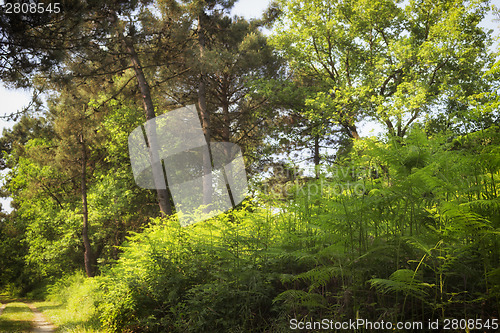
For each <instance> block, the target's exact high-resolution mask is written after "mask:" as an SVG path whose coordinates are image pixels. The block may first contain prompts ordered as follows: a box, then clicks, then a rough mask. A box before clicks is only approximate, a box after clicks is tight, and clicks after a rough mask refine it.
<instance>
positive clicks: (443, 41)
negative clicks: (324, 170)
mask: <svg viewBox="0 0 500 333" xmlns="http://www.w3.org/2000/svg"><path fill="white" fill-rule="evenodd" d="M279 3H280V4H281V9H282V12H283V15H282V16H281V17H280V19H279V21H278V23H277V24H276V29H275V34H274V36H273V41H274V43H275V45H276V46H277V47H278V48H279V49H281V50H282V52H283V53H284V56H285V57H287V58H288V59H289V64H290V67H291V68H292V69H293V70H294V71H295V72H296V73H297V75H302V76H311V77H314V78H316V79H317V80H319V81H322V82H323V84H322V85H321V86H322V87H324V89H322V90H321V91H318V92H316V93H315V94H312V95H311V96H309V98H308V99H307V101H306V102H307V103H308V104H309V105H310V106H311V108H312V109H313V110H321V112H314V111H313V112H311V114H310V117H311V118H312V119H318V120H320V119H321V118H323V117H324V116H326V117H327V118H329V119H333V120H334V121H335V122H337V123H338V124H340V125H341V126H342V127H343V128H344V130H345V131H346V133H347V134H348V135H350V136H351V137H352V138H358V137H359V134H358V132H357V127H356V124H357V123H359V121H360V120H362V119H363V118H365V117H367V116H369V117H372V118H375V119H377V120H378V121H380V122H381V123H382V124H384V125H385V126H386V127H387V129H388V132H389V133H390V135H393V136H398V137H402V136H404V135H405V134H406V132H407V130H408V128H409V127H410V125H411V124H412V123H413V122H414V121H415V120H417V119H419V118H420V117H422V116H423V115H425V114H428V113H431V112H433V111H435V110H438V109H440V108H441V107H442V105H443V100H456V101H459V102H461V103H465V102H466V99H467V98H466V96H468V95H470V94H471V90H470V89H469V88H470V87H471V86H472V85H474V84H476V85H477V84H481V85H485V83H484V80H482V79H481V75H482V69H483V68H484V66H485V65H486V64H487V63H488V62H489V61H491V55H490V54H489V53H488V50H487V47H488V45H489V42H490V38H489V36H488V34H487V33H486V32H484V31H483V29H482V28H480V27H479V26H478V24H479V22H480V21H481V19H482V18H483V17H484V15H485V13H486V11H487V9H488V7H487V1H478V2H472V3H469V2H466V1H462V0H440V1H431V0H421V1H409V2H408V3H405V4H400V3H399V2H397V1H394V0H375V1H366V0H355V1H349V2H344V1H337V0H328V1H317V0H308V1H299V0H282V1H279Z"/></svg>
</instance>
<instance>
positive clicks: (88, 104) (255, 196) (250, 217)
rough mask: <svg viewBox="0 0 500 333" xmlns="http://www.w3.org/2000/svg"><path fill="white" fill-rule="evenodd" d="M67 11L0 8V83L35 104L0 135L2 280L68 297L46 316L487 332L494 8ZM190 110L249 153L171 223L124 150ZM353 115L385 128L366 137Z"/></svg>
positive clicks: (145, 6)
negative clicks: (229, 195) (230, 187)
mask: <svg viewBox="0 0 500 333" xmlns="http://www.w3.org/2000/svg"><path fill="white" fill-rule="evenodd" d="M62 3H63V4H64V6H63V10H62V11H61V13H57V14H56V13H54V15H47V17H46V19H45V20H41V21H40V19H39V18H38V19H37V18H36V17H34V16H30V15H25V16H23V17H20V16H14V15H10V16H9V15H7V14H5V13H4V14H0V15H2V17H3V18H4V20H2V21H1V22H2V23H0V32H1V36H3V37H2V38H3V41H4V43H3V44H2V45H3V46H1V47H0V54H2V59H9V60H10V62H8V63H7V62H6V63H5V64H3V63H2V62H1V61H4V60H0V64H2V66H0V67H1V71H0V73H2V79H3V80H4V81H5V82H7V83H9V84H11V85H13V86H29V87H32V88H34V89H35V91H40V92H43V96H45V98H46V99H47V100H46V103H42V102H43V101H42V100H41V99H40V97H41V95H40V96H38V95H37V96H35V98H34V103H33V106H32V108H30V109H27V110H25V111H24V112H21V113H20V114H19V115H17V116H18V122H17V123H16V125H14V127H13V128H12V129H9V130H5V131H4V133H3V136H2V138H1V139H0V148H1V149H2V152H3V157H2V159H1V160H0V162H1V163H0V166H1V167H2V168H3V169H4V170H7V171H8V173H7V176H6V177H5V184H4V187H3V193H4V195H5V196H9V197H11V198H12V199H13V203H12V206H13V211H12V212H10V213H5V212H4V213H3V215H2V216H1V220H0V267H1V270H0V288H1V289H3V290H4V291H5V292H8V293H9V294H11V295H12V296H26V297H31V298H44V299H47V300H50V301H52V302H55V303H57V304H62V306H63V307H64V309H65V311H66V316H67V317H68V318H67V320H66V322H64V321H63V320H62V319H61V318H62V317H63V315H62V314H61V312H57V310H56V309H55V308H53V307H51V306H45V305H43V304H41V306H40V308H41V309H43V307H44V306H45V307H46V308H47V314H48V315H49V316H50V315H51V313H52V314H53V316H54V317H53V319H52V320H53V321H55V322H56V323H57V324H59V325H60V326H61V329H62V330H64V331H68V332H72V331H73V332H82V331H85V330H87V331H89V332H90V331H111V332H281V331H283V332H284V331H289V330H290V328H291V320H292V319H296V320H298V321H301V320H302V321H320V320H322V319H325V318H326V319H331V320H333V321H335V322H341V321H349V320H356V319H359V318H362V319H366V320H369V321H372V322H376V321H378V322H380V321H382V320H383V321H385V322H391V323H396V322H398V321H415V322H416V321H420V322H422V323H424V327H426V326H425V325H427V323H428V322H429V321H434V320H441V323H443V320H444V319H445V318H456V319H462V318H465V319H467V320H468V321H467V323H468V329H473V328H474V327H473V326H474V325H475V323H477V322H479V321H482V323H486V322H487V320H490V322H489V324H488V325H489V326H488V327H486V326H485V327H484V329H486V330H490V329H491V330H492V331H494V330H495V329H494V325H492V322H491V321H492V320H493V319H495V318H498V317H499V311H500V305H499V304H500V266H499V264H500V247H499V245H500V199H499V194H500V193H499V192H500V124H499V112H498V111H499V110H498V106H499V100H500V99H499V96H498V88H499V75H500V65H499V64H500V62H499V61H498V59H497V58H496V53H494V52H492V50H491V44H492V32H491V31H490V32H488V31H485V30H484V29H483V28H480V27H479V26H478V24H479V22H480V21H481V20H482V19H483V18H484V16H485V14H486V13H487V12H488V11H489V10H490V7H489V4H488V2H487V1H471V2H468V1H461V0H439V1H436V0H433V1H431V0H421V1H409V2H405V3H404V4H400V3H398V2H397V1H392V0H371V1H365V0H353V1H334V0H329V1H315V0H307V1H295V0H281V1H278V2H277V3H274V4H272V5H271V6H270V8H269V10H268V11H267V12H266V13H265V14H264V16H263V18H262V19H259V20H252V21H247V20H245V19H243V18H231V17H230V16H229V15H228V14H227V12H228V10H229V9H230V8H231V6H232V5H233V1H222V0H211V1H202V0H199V1H198V0H193V1H182V2H176V1H142V2H136V1H115V2H110V3H108V4H100V3H99V2H97V1H95V2H94V1H87V2H85V3H84V2H79V1H74V2H73V1H67V2H64V1H63V2H62ZM75 13H78V15H75ZM263 27H268V28H272V32H271V34H270V35H269V36H266V35H264V34H263V33H262V32H261V30H262V28H263ZM40 36H45V37H47V38H45V39H43V38H40ZM48 37H51V38H48ZM20 46H21V49H22V50H24V51H23V52H17V51H16V50H19V47H20ZM14 51H16V52H14ZM29 55H32V56H31V57H30V56H29ZM35 95H36V94H35ZM189 104H196V105H197V109H198V111H199V113H200V120H201V124H202V128H203V131H204V134H205V137H206V138H207V139H209V140H217V141H221V140H222V141H230V142H234V143H237V144H238V145H239V146H240V147H241V148H242V151H243V154H244V158H245V164H246V168H247V173H248V177H249V182H250V184H251V186H250V193H249V194H248V196H247V198H246V199H245V201H243V202H242V203H241V204H240V205H238V206H237V207H236V208H235V209H233V210H230V211H228V212H225V213H223V214H221V215H218V216H216V217H214V218H212V219H209V220H205V221H202V222H198V223H195V224H193V225H190V226H187V227H181V226H180V225H179V222H178V220H177V215H176V212H175V208H174V206H173V205H172V199H171V198H170V196H169V193H168V191H164V192H162V191H161V190H158V191H152V190H146V189H141V188H139V187H138V186H137V185H136V184H135V181H134V177H133V173H132V170H131V165H130V160H129V151H128V141H127V140H128V135H129V134H130V132H131V131H132V130H133V129H134V128H136V127H137V126H139V125H141V124H142V123H144V122H145V121H146V120H147V119H151V118H153V117H154V116H157V115H160V114H162V113H164V112H168V111H170V110H173V109H176V108H177V107H180V106H182V105H189ZM364 120H371V121H372V124H373V123H375V122H378V124H381V125H382V126H384V132H383V133H382V134H380V135H379V136H378V137H374V136H373V137H362V136H361V135H360V133H359V128H360V126H361V123H362V121H364ZM68 313H70V314H69V315H68ZM72 320H73V322H71V321H72ZM470 320H474V322H473V321H470ZM68 322H71V323H68ZM441 325H442V324H441ZM476 327H477V326H476ZM365 328H366V327H365ZM454 330H455V331H459V330H460V329H459V328H456V327H454ZM462 330H463V329H462Z"/></svg>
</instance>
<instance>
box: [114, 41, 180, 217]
mask: <svg viewBox="0 0 500 333" xmlns="http://www.w3.org/2000/svg"><path fill="white" fill-rule="evenodd" d="M124 41H125V46H126V48H127V52H128V54H129V56H130V60H131V61H132V65H133V66H134V71H135V77H136V79H137V83H138V84H139V89H140V90H141V94H142V100H143V103H144V111H145V113H146V120H150V119H153V118H155V116H156V115H155V110H154V106H153V99H152V98H151V91H150V89H149V85H148V82H147V81H146V77H145V76H144V71H143V70H142V66H141V63H140V60H139V57H138V56H137V52H135V48H134V44H133V41H132V40H131V39H130V38H124ZM146 127H147V128H146V132H147V141H148V146H149V154H150V160H151V166H152V171H153V178H154V182H155V187H156V193H157V195H158V204H159V206H160V211H161V214H162V215H163V216H165V215H172V206H171V204H170V196H169V193H168V190H167V188H168V185H167V178H166V177H165V174H164V171H163V166H162V163H161V160H160V158H159V156H158V145H157V140H156V137H157V133H156V126H154V124H153V126H146ZM164 187H167V188H164Z"/></svg>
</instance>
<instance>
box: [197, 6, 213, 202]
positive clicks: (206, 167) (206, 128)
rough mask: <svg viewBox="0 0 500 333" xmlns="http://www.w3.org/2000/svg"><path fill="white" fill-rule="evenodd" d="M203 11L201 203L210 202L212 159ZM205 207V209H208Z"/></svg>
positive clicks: (200, 26) (200, 39) (200, 35)
mask: <svg viewBox="0 0 500 333" xmlns="http://www.w3.org/2000/svg"><path fill="white" fill-rule="evenodd" d="M204 23H205V13H201V14H200V15H198V44H199V48H200V65H201V71H200V82H199V85H198V108H199V110H200V115H201V126H202V128H203V133H204V134H205V139H206V141H207V145H208V153H206V154H203V176H204V177H203V205H210V204H211V203H212V161H211V157H210V136H211V135H210V115H209V114H208V110H207V101H206V82H205V75H206V74H205V68H204V67H205V64H204V61H205V59H204V56H205V44H206V41H205V30H204V29H205V27H204ZM208 210H209V209H208V207H207V211H208Z"/></svg>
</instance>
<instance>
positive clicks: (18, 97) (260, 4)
mask: <svg viewBox="0 0 500 333" xmlns="http://www.w3.org/2000/svg"><path fill="white" fill-rule="evenodd" d="M0 1H1V0H0ZM1 2H3V1H1ZM270 2H271V0H240V1H238V2H237V3H236V4H235V6H234V8H233V10H232V14H233V15H238V16H244V17H246V18H258V17H260V16H261V15H262V13H263V12H264V10H265V9H266V8H267V6H268V5H269V3H270ZM492 2H493V3H495V4H496V5H497V6H500V0H493V1H492ZM493 19H494V17H493V15H491V14H490V15H489V16H488V17H486V18H485V20H484V21H483V22H482V24H481V26H483V27H485V28H488V29H493V30H494V35H496V36H498V32H499V29H498V26H499V25H500V22H494V21H493ZM30 99H31V92H30V91H25V90H11V89H6V88H5V87H4V86H3V84H2V83H1V82H0V116H2V115H6V114H11V113H14V112H16V111H18V110H20V109H21V108H23V107H24V106H26V105H28V103H29V101H30ZM13 124H14V123H13V122H6V121H4V120H1V119H0V132H2V131H3V129H4V128H6V127H7V128H9V127H12V125H13ZM379 131H381V128H380V127H379V126H376V124H374V123H371V122H370V123H366V124H364V125H363V126H361V128H360V134H361V135H362V136H371V135H376V134H377V133H378V132H379ZM0 203H3V206H4V209H8V210H10V209H9V207H8V206H9V205H8V204H7V203H6V201H5V200H0Z"/></svg>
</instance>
